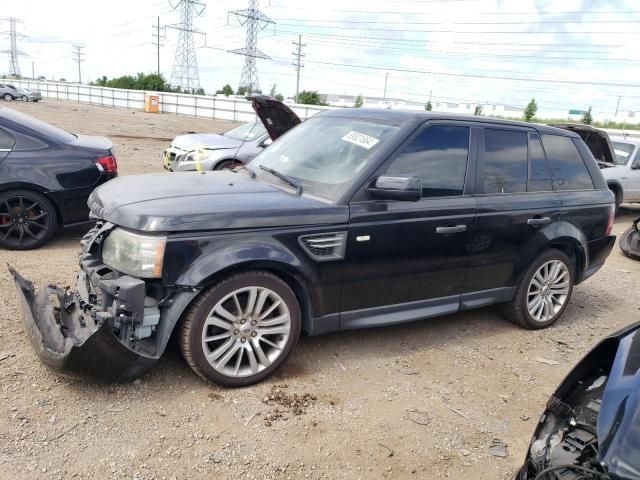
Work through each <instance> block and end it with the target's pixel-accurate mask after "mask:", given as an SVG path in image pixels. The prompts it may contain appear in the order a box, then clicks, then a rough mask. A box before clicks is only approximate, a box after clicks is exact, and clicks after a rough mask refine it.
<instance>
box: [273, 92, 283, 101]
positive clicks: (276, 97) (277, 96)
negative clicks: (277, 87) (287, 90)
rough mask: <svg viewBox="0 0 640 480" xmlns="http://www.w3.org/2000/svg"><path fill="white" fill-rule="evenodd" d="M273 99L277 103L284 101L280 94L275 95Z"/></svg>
mask: <svg viewBox="0 0 640 480" xmlns="http://www.w3.org/2000/svg"><path fill="white" fill-rule="evenodd" d="M273 98H275V99H276V100H278V101H279V102H283V101H284V95H282V94H281V93H276V94H275V96H274V97H273Z"/></svg>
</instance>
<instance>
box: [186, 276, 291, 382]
mask: <svg viewBox="0 0 640 480" xmlns="http://www.w3.org/2000/svg"><path fill="white" fill-rule="evenodd" d="M300 328H301V320H300V307H299V305H298V301H297V299H296V296H295V294H294V293H293V292H292V291H291V289H290V288H289V286H288V285H287V284H286V283H285V282H283V281H282V280H281V279H279V278H278V277H276V276H274V275H272V274H270V273H266V272H259V271H256V272H246V273H241V274H238V275H234V276H231V277H229V278H227V279H226V280H223V281H222V282H220V283H218V284H217V285H215V286H213V287H212V288H210V289H209V290H208V291H206V292H205V293H203V294H202V296H201V297H199V298H198V300H196V301H195V302H194V304H193V305H192V306H191V307H190V308H189V311H188V312H187V314H186V316H185V319H184V321H183V325H182V332H181V341H180V345H181V349H182V354H183V356H184V358H185V360H186V361H187V363H188V364H189V366H190V367H191V368H192V369H193V371H194V372H195V373H197V374H198V375H199V376H201V377H202V378H204V379H206V380H210V381H212V382H215V383H218V384H221V385H224V386H228V387H243V386H246V385H251V384H253V383H256V382H259V381H261V380H263V379H264V378H266V377H268V376H269V375H271V373H273V372H274V371H275V370H276V369H277V368H278V367H279V366H280V365H281V364H282V363H283V362H284V361H285V360H286V359H287V357H288V356H289V354H290V353H291V351H292V350H293V347H294V346H295V344H296V342H297V340H298V337H299V335H300Z"/></svg>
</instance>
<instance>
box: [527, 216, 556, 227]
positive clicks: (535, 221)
mask: <svg viewBox="0 0 640 480" xmlns="http://www.w3.org/2000/svg"><path fill="white" fill-rule="evenodd" d="M550 221H551V219H550V218H549V217H541V218H530V219H529V220H527V225H546V224H547V223H549V222H550Z"/></svg>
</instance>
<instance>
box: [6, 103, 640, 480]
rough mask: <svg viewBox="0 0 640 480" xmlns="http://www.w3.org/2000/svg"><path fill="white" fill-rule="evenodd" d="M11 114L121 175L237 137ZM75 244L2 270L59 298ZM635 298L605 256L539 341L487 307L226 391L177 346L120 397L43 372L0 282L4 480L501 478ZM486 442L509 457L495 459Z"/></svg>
mask: <svg viewBox="0 0 640 480" xmlns="http://www.w3.org/2000/svg"><path fill="white" fill-rule="evenodd" d="M3 105H4V104H3ZM10 107H11V108H17V109H19V110H22V111H25V112H27V113H30V114H32V115H35V116H37V117H39V118H41V119H43V120H46V121H48V122H51V123H53V124H55V125H58V126H60V127H63V128H65V129H67V130H70V131H75V132H79V133H86V134H101V135H105V136H108V137H110V138H112V139H113V141H114V143H115V145H116V147H117V153H118V160H119V164H120V171H121V174H123V175H127V174H135V173H144V172H156V171H160V170H161V161H160V153H161V151H162V150H163V148H164V147H165V146H166V145H167V144H168V141H169V140H170V139H171V138H173V137H174V136H175V135H177V134H179V133H186V132H193V131H195V132H203V131H223V130H225V129H228V128H229V127H230V126H231V125H232V124H231V123H229V122H220V121H212V120H203V119H194V118H187V117H177V116H171V115H163V116H159V115H153V114H145V113H141V112H133V111H127V110H116V109H109V108H100V107H92V106H86V105H80V104H73V103H56V102H53V101H44V102H41V103H38V104H23V103H19V102H15V103H13V104H11V105H10ZM634 215H640V208H639V207H636V211H633V210H632V209H623V210H622V211H621V214H620V215H619V217H618V218H617V220H616V223H615V227H614V230H615V233H617V234H620V233H621V232H622V231H623V230H624V229H626V228H627V227H628V226H629V225H630V223H631V221H632V219H633V218H634ZM82 233H83V231H82V230H79V231H67V232H64V233H62V234H61V235H59V236H58V237H57V238H56V239H55V240H54V241H53V242H52V243H51V244H50V245H48V246H46V247H45V248H43V249H40V250H38V251H35V252H8V251H2V250H0V265H4V264H5V263H7V262H10V263H11V264H13V265H14V266H15V267H16V268H17V270H18V271H20V272H21V273H23V274H24V275H25V276H26V277H27V278H30V279H32V280H34V282H35V283H36V284H37V285H39V284H41V283H42V282H54V283H57V284H59V285H72V284H73V282H74V276H75V272H76V268H77V252H78V248H79V245H78V241H79V239H80V237H81V235H82ZM636 288H640V262H634V261H632V260H629V259H627V258H625V257H624V256H623V255H622V254H621V253H620V251H619V249H618V247H616V248H615V250H614V251H613V252H612V254H611V256H610V258H609V260H608V261H607V264H606V265H605V267H604V268H603V269H602V270H601V271H600V272H599V273H598V274H597V275H596V276H595V277H593V278H592V279H590V280H589V281H588V282H586V283H585V284H582V285H580V286H578V287H577V288H576V289H575V291H574V295H573V299H572V301H571V304H570V305H569V307H568V309H567V311H566V313H565V315H564V317H563V319H562V320H561V321H560V322H559V323H557V324H556V325H555V326H553V327H552V328H549V329H547V330H544V331H538V332H530V331H525V330H522V329H520V328H518V327H516V326H513V325H511V324H510V323H507V322H506V321H504V320H503V319H502V318H501V317H500V316H499V315H498V314H497V313H496V311H495V310H494V309H493V308H485V309H482V310H477V311H472V312H465V313H460V314H456V315H450V316H447V317H443V318H438V319H433V320H428V321H424V322H419V323H412V324H409V325H403V326H398V327H389V328H380V329H372V330H365V331H352V332H346V333H340V334H331V335H326V336H320V337H313V338H302V339H301V341H300V343H299V344H298V347H297V348H296V350H295V351H294V353H293V355H292V356H291V358H290V359H289V360H288V362H287V363H286V364H285V365H284V367H283V368H281V370H280V371H279V372H278V373H277V374H276V375H275V376H274V377H272V378H271V379H269V380H268V381H266V382H264V383H262V384H259V385H257V386H254V387H251V388H245V389H242V390H227V389H223V388H218V387H212V386H209V385H206V384H205V383H203V382H202V381H201V380H199V379H198V378H197V377H196V376H195V375H194V374H192V373H191V371H190V370H189V368H188V367H187V366H186V364H185V363H184V361H183V360H182V358H181V357H180V354H179V351H178V349H177V348H176V347H175V346H174V347H172V348H170V349H169V351H168V352H167V353H166V354H165V356H164V358H163V359H162V360H161V361H160V362H159V364H158V365H157V366H156V367H155V368H154V369H153V370H152V371H151V372H150V373H149V374H148V375H146V376H145V377H144V378H142V379H141V380H138V381H135V382H133V383H130V384H125V385H117V384H108V383H102V382H95V381H88V380H85V381H81V380H68V379H64V378H60V377H58V376H56V375H55V374H53V373H52V372H50V371H49V370H47V369H46V368H45V367H44V366H43V365H42V364H41V363H40V362H39V361H38V360H37V358H36V357H35V355H34V354H33V352H32V351H31V347H30V345H29V343H28V341H27V339H26V337H25V335H24V333H23V331H22V324H21V311H20V308H19V306H18V302H17V297H16V292H15V288H14V285H13V283H12V281H11V280H10V277H9V274H8V273H7V272H6V270H5V271H4V272H0V299H1V300H2V309H0V478H2V479H14V478H15V479H33V478H37V479H56V478H59V479H67V478H77V479H80V478H82V479H84V478H95V479H103V478H127V479H187V478H188V479H199V478H212V477H215V478H234V479H235V478H243V479H244V478H248V479H252V478H256V479H262V478H270V479H298V478H310V479H316V478H324V479H333V478H340V479H341V478H345V479H357V478H363V479H364V478H366V479H370V478H373V479H375V478H454V479H463V478H464V479H487V480H488V479H508V478H510V476H511V475H512V474H513V473H514V471H515V469H516V468H517V467H518V465H519V464H520V463H521V462H522V460H523V457H524V455H525V451H526V448H527V445H528V442H529V439H530V437H531V434H532V432H533V429H534V427H535V424H536V421H537V418H538V416H539V415H540V413H541V412H542V410H543V409H544V405H545V402H546V400H547V398H548V396H549V394H550V393H551V392H552V391H553V389H554V388H555V387H556V385H557V384H558V383H559V382H560V381H561V380H562V378H563V377H564V375H565V374H566V373H567V372H568V370H569V369H570V368H571V367H572V366H573V365H574V364H575V363H576V362H577V361H578V360H579V359H580V358H581V357H582V355H583V354H584V353H585V352H586V351H588V350H589V349H590V348H591V347H592V346H593V345H594V344H595V343H596V342H597V341H598V340H599V339H600V338H602V337H603V336H605V335H606V334H608V333H611V332H613V331H615V330H617V329H618V328H620V327H622V326H624V325H627V324H630V323H633V322H636V321H637V320H638V309H639V308H640V300H639V299H638V296H637V295H636V292H637V291H636V290H635V289H636ZM494 440H497V441H499V442H503V443H504V444H505V445H506V446H507V448H506V456H504V457H496V456H494V455H493V454H492V453H491V452H490V450H489V447H490V445H491V444H492V443H493V442H494Z"/></svg>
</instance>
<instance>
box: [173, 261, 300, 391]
mask: <svg viewBox="0 0 640 480" xmlns="http://www.w3.org/2000/svg"><path fill="white" fill-rule="evenodd" d="M248 287H259V288H266V289H268V290H271V291H272V292H275V294H277V295H278V296H279V297H280V298H281V299H282V300H283V301H284V304H285V305H286V308H287V309H288V313H289V318H290V331H289V336H288V339H287V340H286V343H285V344H284V346H283V348H282V349H281V350H280V354H279V356H277V358H275V359H274V360H273V362H272V363H271V364H270V365H269V366H267V367H265V368H264V369H263V370H261V371H259V372H258V373H255V374H251V375H245V376H231V375H225V374H223V373H221V372H219V371H218V370H216V369H215V368H214V367H213V366H212V365H211V364H210V363H209V361H208V360H207V358H206V352H205V351H204V348H205V347H203V334H204V333H205V328H206V326H205V322H206V320H207V318H208V317H209V315H210V313H211V312H212V310H213V309H214V308H215V307H216V305H218V303H219V302H221V301H222V300H223V299H224V298H225V297H227V296H228V295H230V294H232V293H234V292H236V291H238V290H239V289H242V288H248ZM229 301H230V300H229ZM223 305H224V304H223ZM301 324H302V322H301V314H300V306H299V304H298V300H297V299H296V296H295V294H294V293H293V291H292V290H291V288H289V286H288V285H287V284H286V283H285V282H284V281H282V280H281V279H280V278H278V277H277V276H275V275H273V274H271V273H268V272H264V271H250V272H244V273H239V274H236V275H232V276H230V277H228V278H226V279H224V280H222V281H221V282H219V283H217V284H216V285H214V286H212V287H210V288H209V289H208V290H206V291H205V292H203V293H202V294H201V295H200V296H199V297H198V298H197V299H196V300H195V301H194V302H193V304H192V305H191V306H190V307H189V309H188V310H187V312H186V314H185V316H184V317H183V321H182V326H181V332H180V349H181V351H182V355H183V356H184V359H185V361H186V362H187V364H188V365H189V366H190V367H191V368H192V370H193V371H194V372H195V373H196V374H197V375H198V376H200V377H201V378H203V379H204V380H207V381H211V382H213V383H216V384H219V385H223V386H226V387H244V386H248V385H252V384H254V383H258V382H260V381H262V380H264V379H265V378H266V377H268V376H269V375H271V374H272V373H273V372H274V371H275V370H276V369H277V368H278V367H279V366H280V365H281V364H282V363H283V362H284V361H285V360H286V359H287V357H289V355H290V354H291V351H292V350H293V348H294V346H295V345H296V343H297V341H298V337H299V336H300V330H301ZM247 326H248V323H247ZM238 328H243V329H244V328H245V327H243V326H239V327H238ZM257 328H258V327H256V329H257ZM207 332H209V331H207ZM235 332H238V330H235ZM234 335H235V333H234ZM228 336H229V340H232V339H231V335H228ZM236 338H237V337H236ZM225 341H226V340H225ZM253 342H254V340H252V339H251V338H249V342H248V343H245V348H248V349H250V350H252V351H253ZM255 342H258V343H259V339H257V338H256V340H255ZM209 353H210V352H209ZM243 355H245V354H244V351H242V352H241V354H240V358H241V361H244V359H243ZM223 356H225V355H223ZM231 359H237V355H235V354H234V355H233V356H232V357H231ZM234 361H235V360H234ZM247 361H248V360H247ZM229 362H231V360H229Z"/></svg>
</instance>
